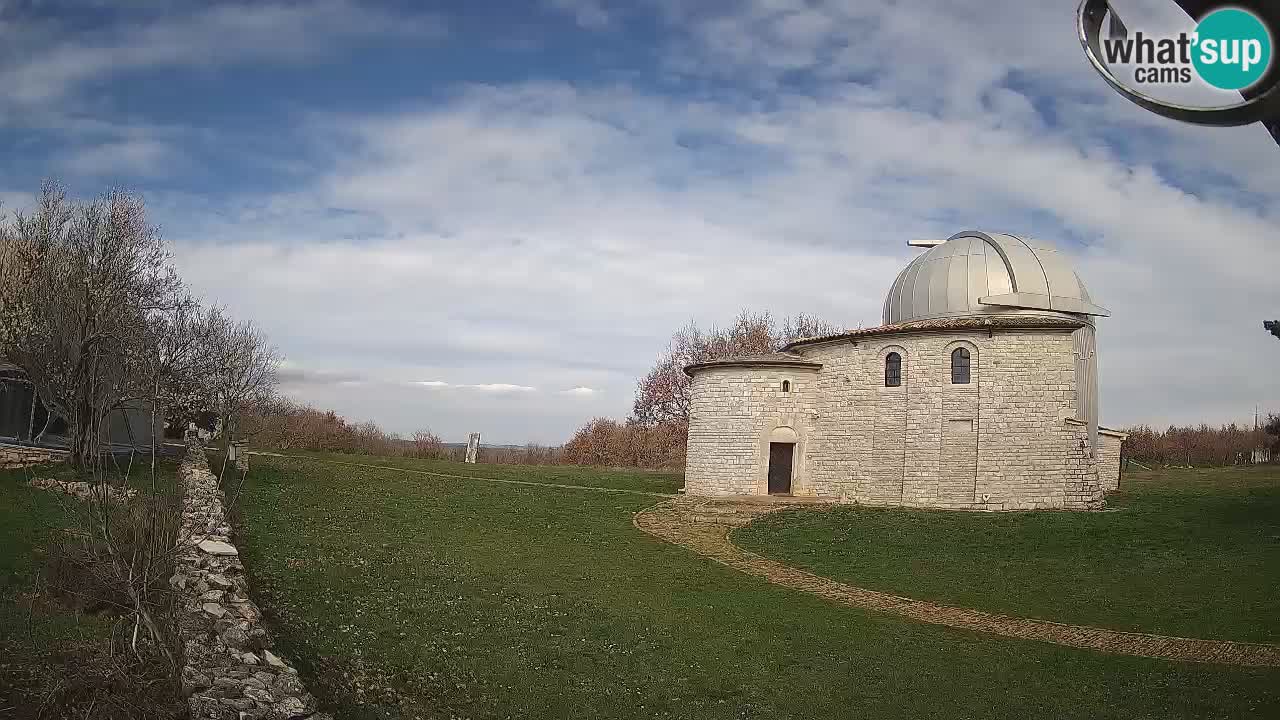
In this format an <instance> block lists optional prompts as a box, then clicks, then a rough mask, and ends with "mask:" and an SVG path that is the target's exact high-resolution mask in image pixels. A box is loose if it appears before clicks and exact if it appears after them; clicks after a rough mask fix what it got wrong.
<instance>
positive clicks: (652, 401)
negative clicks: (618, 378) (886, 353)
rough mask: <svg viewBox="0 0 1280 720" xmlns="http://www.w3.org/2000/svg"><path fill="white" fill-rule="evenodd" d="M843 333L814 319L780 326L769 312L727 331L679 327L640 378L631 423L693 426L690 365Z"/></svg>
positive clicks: (748, 316) (742, 318) (743, 318)
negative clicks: (689, 424) (688, 424)
mask: <svg viewBox="0 0 1280 720" xmlns="http://www.w3.org/2000/svg"><path fill="white" fill-rule="evenodd" d="M840 332H843V330H842V329H841V328H840V327H839V326H836V325H833V324H831V323H828V322H826V321H824V320H820V319H818V318H816V317H814V316H811V315H803V314H802V315H797V316H796V317H794V318H783V319H782V321H781V322H778V321H776V320H775V319H774V318H773V316H772V315H771V314H769V313H768V312H762V313H751V312H748V311H746V310H744V311H742V312H741V313H739V314H738V317H737V318H735V319H734V321H733V324H732V325H730V326H729V327H728V328H724V329H720V328H714V327H713V328H711V329H710V330H702V329H700V328H698V326H697V325H695V324H694V323H689V324H688V325H686V326H684V327H682V328H680V329H679V330H677V331H676V332H675V334H674V335H672V337H671V343H670V345H668V346H667V351H666V352H665V353H663V354H662V355H661V356H660V357H659V358H658V362H657V363H656V364H655V365H654V366H653V367H652V368H651V369H650V370H649V372H648V373H646V374H645V376H644V377H643V378H641V379H640V382H639V383H638V385H637V387H636V399H635V403H634V405H633V406H632V416H631V417H632V420H633V421H634V422H637V423H640V424H641V425H658V424H662V423H668V422H676V423H687V422H688V421H689V404H690V396H689V388H690V384H689V376H688V375H686V374H685V373H684V368H685V367H686V366H688V365H691V364H693V363H698V362H706V361H708V360H719V359H723V358H728V357H737V356H742V355H762V354H767V353H771V352H774V351H776V350H778V349H779V348H780V347H782V346H783V345H786V344H787V343H789V342H792V341H794V340H798V339H801V338H806V337H817V336H821V335H832V334H836V333H840Z"/></svg>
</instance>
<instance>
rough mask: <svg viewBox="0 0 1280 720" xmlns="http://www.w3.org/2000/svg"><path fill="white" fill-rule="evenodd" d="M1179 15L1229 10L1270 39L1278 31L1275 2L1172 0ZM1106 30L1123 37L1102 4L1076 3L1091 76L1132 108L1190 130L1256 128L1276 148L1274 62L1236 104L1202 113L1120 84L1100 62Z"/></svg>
mask: <svg viewBox="0 0 1280 720" xmlns="http://www.w3.org/2000/svg"><path fill="white" fill-rule="evenodd" d="M1174 1H1175V2H1176V3H1177V4H1178V7H1180V8H1182V10H1183V12H1185V13H1187V15H1189V16H1190V17H1192V18H1193V19H1197V20H1198V19H1200V18H1201V17H1203V16H1204V15H1205V14H1206V13H1208V12H1209V11H1211V10H1216V9H1219V8H1226V7H1234V8H1240V9H1242V10H1248V11H1250V12H1252V13H1253V14H1254V15H1256V16H1257V17H1259V18H1261V19H1262V21H1263V23H1264V24H1266V25H1267V26H1268V27H1270V28H1271V29H1272V34H1273V36H1274V35H1275V34H1276V30H1277V29H1280V3H1278V2H1276V1H1275V0H1234V1H1232V2H1215V1H1213V0H1174ZM1108 19H1109V20H1110V22H1109V23H1108V27H1109V30H1110V33H1111V35H1112V36H1113V37H1127V36H1128V28H1127V27H1126V26H1125V23H1124V21H1122V20H1121V19H1120V16H1119V15H1118V14H1117V13H1116V11H1115V9H1114V8H1112V7H1111V4H1110V3H1109V2H1108V1H1107V0H1081V3H1080V9H1079V19H1078V22H1079V25H1078V30H1079V34H1080V44H1081V45H1082V46H1083V47H1084V51H1085V55H1086V56H1087V57H1088V58H1089V62H1090V63H1091V64H1092V65H1093V68H1094V70H1096V71H1097V72H1098V74H1099V75H1101V76H1102V78H1103V79H1104V80H1106V81H1107V84H1108V85H1110V86H1111V87H1112V88H1113V89H1114V90H1115V91H1116V92H1118V93H1120V94H1121V95H1122V96H1124V97H1125V98H1126V99H1128V100H1129V101H1131V102H1133V103H1134V104H1136V105H1138V106H1140V107H1142V108H1145V109H1146V110H1149V111H1151V112H1153V113H1156V114H1157V115H1160V116H1163V117H1167V118H1170V119H1173V120H1179V121H1181V122H1186V123H1192V124H1195V125H1212V126H1218V127H1231V126H1238V125H1251V124H1253V123H1255V122H1257V123H1262V125H1263V127H1265V128H1266V129H1267V132H1269V133H1271V137H1272V138H1273V139H1274V140H1275V141H1276V143H1277V144H1280V62H1272V64H1271V68H1270V70H1268V71H1267V73H1266V74H1265V75H1264V76H1263V77H1262V79H1261V80H1259V81H1258V82H1257V84H1255V85H1253V86H1252V87H1249V88H1247V89H1245V90H1242V91H1241V93H1240V95H1241V96H1242V98H1243V101H1242V102H1239V103H1235V104H1232V105H1224V106H1222V107H1214V108H1202V107H1193V106H1189V105H1181V104H1178V103H1171V102H1165V101H1163V100H1158V99H1156V98H1154V97H1151V96H1150V95H1146V94H1144V93H1140V92H1138V91H1137V90H1134V89H1133V88H1131V87H1129V86H1128V85H1125V84H1124V83H1122V82H1120V80H1119V79H1118V78H1116V76H1115V75H1114V74H1113V73H1112V72H1111V70H1110V68H1108V67H1107V65H1106V63H1104V62H1103V60H1102V58H1103V52H1102V26H1103V23H1104V22H1106V21H1107V20H1108Z"/></svg>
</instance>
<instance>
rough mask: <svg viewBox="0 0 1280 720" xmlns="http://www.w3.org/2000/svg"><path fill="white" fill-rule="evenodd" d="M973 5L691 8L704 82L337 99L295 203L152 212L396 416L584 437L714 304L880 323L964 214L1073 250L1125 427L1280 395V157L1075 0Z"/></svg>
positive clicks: (690, 48)
mask: <svg viewBox="0 0 1280 720" xmlns="http://www.w3.org/2000/svg"><path fill="white" fill-rule="evenodd" d="M978 6H979V4H978V3H974V2H970V3H951V2H943V1H942V0H936V1H935V2H930V3H915V4H902V3H897V4H893V5H892V7H890V6H889V5H886V4H866V3H852V2H849V3H838V2H818V3H811V2H799V1H797V2H794V3H791V2H786V1H785V0H770V2H756V3H746V4H742V5H736V4H735V5H734V6H733V9H732V10H731V11H730V12H729V13H728V14H716V13H714V12H710V11H707V10H705V9H704V8H703V6H702V5H701V4H699V5H696V6H694V5H680V6H676V5H670V6H667V7H666V10H665V12H667V13H668V16H667V17H668V20H669V21H670V22H671V23H672V32H671V33H670V37H671V38H672V40H671V42H672V43H673V44H672V45H671V46H670V47H664V48H663V53H664V55H665V57H666V65H665V66H664V67H665V69H666V70H667V71H670V72H674V73H677V74H679V75H680V76H683V77H686V78H687V77H690V76H696V77H695V79H696V80H697V81H698V82H696V83H693V85H694V86H698V87H705V86H710V87H712V88H713V89H711V90H708V91H706V92H705V93H700V94H693V95H690V94H682V95H678V96H671V95H663V94H659V93H658V92H656V91H655V90H653V89H652V88H651V87H649V86H647V85H643V84H638V83H637V84H635V85H628V84H625V83H622V84H616V85H607V86H606V85H603V84H598V85H592V84H589V83H584V84H581V85H579V86H569V85H567V84H560V83H549V82H526V83H513V84H507V85H500V86H473V87H464V88H455V89H454V91H453V92H452V93H451V94H448V93H447V94H445V95H444V96H443V97H442V98H440V99H437V100H433V102H432V104H431V105H429V106H420V107H407V108H401V109H398V110H397V111H395V112H389V113H382V114H359V115H348V116H327V117H320V118H316V117H313V118H312V119H311V121H310V124H309V125H307V126H306V127H304V128H300V129H299V133H303V134H309V137H308V140H309V141H311V142H312V143H313V144H314V145H315V146H318V147H323V148H325V156H324V160H325V162H324V163H323V165H324V167H325V170H324V171H322V172H319V173H318V174H315V175H312V176H310V177H309V179H308V180H307V181H305V182H300V183H298V184H297V185H296V186H294V187H292V188H291V189H290V190H289V191H288V192H281V193H278V194H275V195H267V196H265V197H264V196H261V195H256V196H253V197H237V196H234V195H233V196H229V197H219V198H208V197H196V196H182V195H166V194H163V193H149V194H148V199H149V202H150V204H151V207H152V208H153V210H154V211H155V212H156V213H157V214H158V217H159V219H160V220H162V221H163V224H164V226H165V228H166V231H167V233H168V234H169V236H170V237H171V238H172V239H174V240H175V241H176V242H177V251H178V260H179V263H180V265H181V267H182V270H183V273H184V275H185V276H186V277H188V278H189V279H191V280H192V282H193V283H195V285H196V286H197V287H198V288H199V289H200V290H202V291H203V292H204V293H205V294H206V295H207V296H209V297H210V298H211V299H215V300H218V301H221V302H224V303H226V304H228V305H229V306H231V308H232V309H233V311H235V312H236V313H237V314H240V315H243V316H247V317H252V318H255V319H256V320H257V321H259V322H260V323H261V324H262V325H263V326H264V327H265V328H266V329H267V331H268V332H269V334H270V335H271V337H272V338H273V339H274V340H275V341H276V342H277V343H278V344H279V345H280V346H281V347H282V348H283V349H284V350H285V352H286V353H287V354H288V355H289V356H290V357H291V358H297V359H298V360H299V362H302V363H305V364H307V365H308V366H309V367H310V366H315V367H324V368H333V370H328V371H326V372H330V373H338V374H339V375H341V377H337V376H334V377H328V378H324V377H315V376H313V377H311V378H310V381H309V382H298V383H297V385H296V387H297V393H298V395H299V397H302V398H304V399H306V400H308V401H310V402H314V403H317V404H320V405H324V406H332V407H334V408H335V409H337V410H339V411H340V412H344V413H347V414H350V415H352V416H353V417H356V418H366V419H367V418H372V419H376V420H378V421H380V422H383V423H384V424H386V425H387V426H388V427H389V428H390V429H393V430H399V431H411V430H413V429H416V428H419V427H427V426H429V427H433V428H437V429H438V430H440V431H442V432H443V433H444V434H445V435H446V436H449V437H459V438H461V437H465V433H466V432H467V431H470V430H480V431H483V432H484V433H485V436H486V438H491V439H494V440H495V441H497V442H523V441H526V440H534V441H538V442H544V443H551V442H560V441H562V440H563V439H565V438H566V437H568V436H569V434H570V433H571V431H572V429H573V428H574V427H575V426H576V425H578V424H580V423H581V422H582V421H583V420H585V419H586V418H588V417H590V416H593V415H612V416H622V415H624V414H625V413H626V412H627V410H628V409H629V406H630V404H631V400H632V394H633V390H634V382H635V379H636V378H637V377H638V376H639V375H640V374H641V373H642V372H643V371H644V370H645V369H646V368H647V367H648V365H649V364H650V363H651V362H652V361H653V359H654V358H655V357H656V355H657V354H658V353H659V352H660V351H661V350H662V349H663V348H664V347H665V346H666V343H667V340H668V338H669V336H670V333H671V331H672V330H674V329H675V328H677V327H679V326H680V325H682V324H684V323H686V322H688V321H689V320H696V321H698V322H699V323H700V324H702V325H708V324H713V323H725V322H727V321H729V320H730V319H731V318H732V316H733V315H734V314H735V313H736V312H737V311H738V310H739V309H741V308H744V307H749V308H756V309H770V310H772V311H773V312H774V313H776V314H789V313H791V314H793V313H796V312H813V313H817V314H819V315H821V316H823V317H826V318H828V319H830V320H832V321H834V322H837V323H842V324H845V325H847V326H851V327H852V326H870V325H875V324H878V322H879V313H880V306H881V302H882V300H883V294H884V292H885V291H886V290H887V288H888V286H889V285H890V283H891V282H892V280H893V278H894V276H895V274H896V272H897V271H898V269H899V268H900V267H901V265H902V264H903V263H905V262H906V260H907V259H908V258H909V257H911V255H912V253H913V251H911V250H909V249H907V248H906V247H905V246H904V243H905V241H906V240H907V239H909V238H914V237H946V236H948V235H950V234H951V233H953V232H955V231H958V230H961V229H969V228H979V229H983V228H990V229H1003V230H1009V231H1012V232H1019V233H1027V234H1032V235H1039V236H1042V237H1045V238H1046V239H1050V240H1056V241H1057V242H1058V243H1059V244H1060V245H1062V246H1063V247H1064V249H1066V250H1067V251H1068V252H1070V253H1072V254H1073V255H1074V257H1075V260H1076V262H1077V265H1078V269H1079V272H1080V274H1081V276H1082V277H1083V279H1084V281H1085V282H1086V284H1087V285H1088V286H1089V289H1090V291H1091V292H1092V294H1093V295H1094V297H1095V299H1096V300H1097V301H1098V302H1099V303H1100V304H1102V305H1104V306H1106V307H1108V308H1110V309H1111V310H1112V311H1113V313H1114V317H1112V318H1110V319H1106V320H1103V321H1102V322H1101V323H1100V330H1099V338H1100V340H1099V341H1100V363H1101V372H1102V385H1103V387H1102V390H1103V420H1104V422H1105V423H1108V424H1112V425H1119V424H1126V423H1131V422H1137V421H1151V422H1155V423H1164V422H1170V421H1179V422H1200V421H1209V422H1220V421H1228V420H1233V419H1235V420H1244V419H1245V418H1246V417H1251V413H1252V408H1253V405H1254V403H1255V402H1257V403H1260V404H1262V406H1263V407H1264V408H1266V407H1271V408H1275V409H1280V379H1277V377H1276V375H1275V373H1274V372H1273V371H1272V368H1273V366H1274V358H1275V357H1276V356H1275V352H1276V350H1277V348H1276V347H1275V340H1274V338H1271V337H1269V336H1268V335H1267V334H1265V333H1264V332H1263V331H1262V329H1261V327H1260V323H1261V320H1263V319H1266V318H1268V317H1271V316H1276V315H1280V285H1278V284H1277V283H1276V282H1275V281H1274V278H1273V276H1272V274H1271V269H1272V268H1275V267H1276V266H1277V265H1278V264H1280V262H1278V261H1280V246H1277V244H1276V243H1275V242H1274V238H1275V231H1274V228H1275V227H1277V221H1278V220H1280V211H1278V210H1277V208H1280V182H1277V179H1278V172H1280V171H1278V170H1277V167H1278V166H1277V164H1276V162H1275V159H1276V158H1277V157H1278V156H1277V152H1280V149H1277V148H1276V147H1275V145H1274V144H1273V143H1272V142H1271V141H1270V139H1269V138H1267V137H1266V135H1265V133H1263V132H1262V131H1261V130H1260V129H1259V128H1240V129H1202V128H1188V127H1183V126H1178V125H1175V124H1172V123H1169V122H1167V121H1164V120H1161V119H1159V118H1156V117H1155V116H1154V115H1150V114H1148V113H1146V112H1145V111H1142V110H1140V109H1138V108H1135V107H1132V106H1129V105H1128V104H1127V103H1125V102H1124V101H1123V100H1120V99H1119V98H1118V97H1115V96H1114V94H1113V93H1111V91H1110V90H1109V89H1107V88H1106V87H1105V85H1104V84H1103V82H1102V81H1101V79H1100V78H1097V77H1096V76H1094V74H1093V72H1092V70H1091V69H1089V67H1088V66H1087V63H1086V62H1085V60H1084V58H1083V57H1082V55H1081V53H1080V50H1079V47H1078V43H1077V41H1076V40H1075V38H1074V35H1073V32H1074V29H1073V27H1072V22H1071V13H1070V12H1069V11H1068V10H1064V9H1062V8H1050V7H1047V6H1041V5H1037V4H1035V3H1020V2H1012V0H1010V1H1009V2H1007V3H1003V4H1001V5H1000V6H999V7H994V8H990V9H989V10H987V11H986V14H981V13H979V12H978V10H979V7H978ZM982 7H983V8H986V7H987V6H986V5H982ZM1126 17H1128V16H1126ZM682 28H683V29H685V30H682ZM686 30H687V31H686ZM895 59H896V61H895ZM797 80H799V81H797ZM344 369H345V370H344ZM343 373H345V374H346V375H350V376H351V377H346V375H342V374H343ZM1208 377H1212V380H1211V381H1209V380H1206V378H1208ZM368 378H381V380H379V381H376V382H375V381H371V380H368ZM415 378H432V379H429V380H415ZM440 378H446V379H447V380H446V379H440ZM495 378H497V379H500V380H502V381H503V382H494V381H493V380H494V379H495ZM357 382H359V383H360V384H357ZM414 383H416V384H417V386H418V387H422V388H424V389H431V390H438V392H406V388H407V387H408V386H411V385H412V384H414ZM535 388H569V389H568V390H561V391H550V392H538V391H536V390H535ZM453 390H457V392H454V391H453ZM557 395H569V396H573V397H574V400H573V401H572V402H568V401H565V400H564V399H563V398H558V397H556V396H557Z"/></svg>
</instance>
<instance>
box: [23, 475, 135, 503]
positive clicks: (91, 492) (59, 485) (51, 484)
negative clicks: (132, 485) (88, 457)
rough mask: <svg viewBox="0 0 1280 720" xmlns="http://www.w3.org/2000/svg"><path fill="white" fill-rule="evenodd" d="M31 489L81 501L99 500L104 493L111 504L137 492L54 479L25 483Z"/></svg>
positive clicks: (37, 479) (122, 500)
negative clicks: (60, 494)
mask: <svg viewBox="0 0 1280 720" xmlns="http://www.w3.org/2000/svg"><path fill="white" fill-rule="evenodd" d="M27 484H28V485H30V486H31V487H33V488H40V489H41V490H50V491H53V492H60V493H63V494H65V495H74V496H75V497H77V498H79V499H81V500H89V499H91V498H93V499H101V498H102V496H103V493H106V497H107V499H108V500H110V501H112V502H124V501H125V500H128V499H130V498H132V497H133V496H134V495H137V494H138V491H137V490H129V489H127V488H122V487H113V486H111V485H107V484H105V483H87V482H80V481H76V480H55V479H54V478H32V479H31V481H30V482H28V483H27Z"/></svg>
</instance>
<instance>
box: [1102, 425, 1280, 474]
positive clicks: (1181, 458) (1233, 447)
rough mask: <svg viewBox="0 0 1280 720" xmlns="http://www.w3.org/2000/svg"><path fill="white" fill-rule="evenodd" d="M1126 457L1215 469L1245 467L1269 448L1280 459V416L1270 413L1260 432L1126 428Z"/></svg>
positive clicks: (1224, 428) (1155, 464)
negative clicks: (1257, 451) (1260, 452)
mask: <svg viewBox="0 0 1280 720" xmlns="http://www.w3.org/2000/svg"><path fill="white" fill-rule="evenodd" d="M1124 432H1126V433H1128V434H1129V437H1128V439H1126V440H1125V441H1124V456H1125V457H1126V458H1128V459H1130V460H1135V461H1137V462H1139V463H1142V464H1144V465H1148V466H1152V467H1158V466H1164V467H1168V466H1174V467H1188V466H1190V467H1213V466H1223V465H1243V464H1247V463H1249V462H1251V461H1252V455H1253V452H1254V451H1255V450H1259V449H1263V448H1266V449H1270V450H1271V457H1272V458H1273V459H1280V415H1277V414H1274V413H1273V414H1270V415H1268V416H1267V419H1266V422H1265V423H1261V424H1260V426H1259V427H1258V428H1257V429H1254V428H1250V427H1241V426H1239V425H1236V424H1235V423H1231V424H1228V425H1222V426H1219V427H1211V426H1209V425H1207V424H1203V423H1202V424H1200V425H1198V426H1191V425H1187V426H1178V425H1170V426H1169V427H1168V428H1166V429H1164V430H1155V429H1152V428H1151V427H1150V426H1147V425H1136V426H1133V427H1129V428H1125V430H1124Z"/></svg>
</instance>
